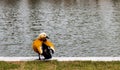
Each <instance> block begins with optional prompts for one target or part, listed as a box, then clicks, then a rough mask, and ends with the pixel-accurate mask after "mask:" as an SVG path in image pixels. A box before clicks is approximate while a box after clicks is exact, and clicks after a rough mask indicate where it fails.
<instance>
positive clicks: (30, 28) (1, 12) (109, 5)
mask: <svg viewBox="0 0 120 70" xmlns="http://www.w3.org/2000/svg"><path fill="white" fill-rule="evenodd" d="M119 11H120V1H119V0H4V1H0V37H1V38H0V41H1V44H0V46H1V48H0V53H1V54H0V56H35V55H36V54H35V53H34V52H33V50H32V48H31V44H32V41H33V40H34V39H35V38H36V37H37V35H38V34H39V33H40V32H46V33H47V34H48V35H49V36H50V39H51V40H52V41H53V42H54V43H55V46H56V49H57V50H56V53H55V54H54V56H120V55H119V54H120V52H119V50H120V43H119V42H120V12H119Z"/></svg>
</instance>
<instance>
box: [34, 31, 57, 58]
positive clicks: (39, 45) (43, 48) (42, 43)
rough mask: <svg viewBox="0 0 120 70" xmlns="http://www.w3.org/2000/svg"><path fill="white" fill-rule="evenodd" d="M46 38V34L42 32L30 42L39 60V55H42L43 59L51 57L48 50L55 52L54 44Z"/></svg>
mask: <svg viewBox="0 0 120 70" xmlns="http://www.w3.org/2000/svg"><path fill="white" fill-rule="evenodd" d="M48 39H49V37H48V36H47V34H46V33H44V32H43V33H40V34H39V35H38V37H37V38H36V39H35V40H34V41H33V43H32V48H33V50H34V51H35V52H36V53H37V54H38V57H39V60H41V57H40V55H43V56H44V57H45V59H49V58H52V56H51V54H50V51H51V52H52V53H54V52H55V47H54V44H53V43H52V42H51V41H50V40H48Z"/></svg>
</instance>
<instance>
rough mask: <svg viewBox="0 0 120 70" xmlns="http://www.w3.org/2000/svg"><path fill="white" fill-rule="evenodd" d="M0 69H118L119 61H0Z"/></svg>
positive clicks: (119, 68)
mask: <svg viewBox="0 0 120 70" xmlns="http://www.w3.org/2000/svg"><path fill="white" fill-rule="evenodd" d="M0 70H120V61H111V62H100V61H98V62H95V61H63V62H59V61H38V60H36V61H26V62H3V61H1V62H0Z"/></svg>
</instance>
